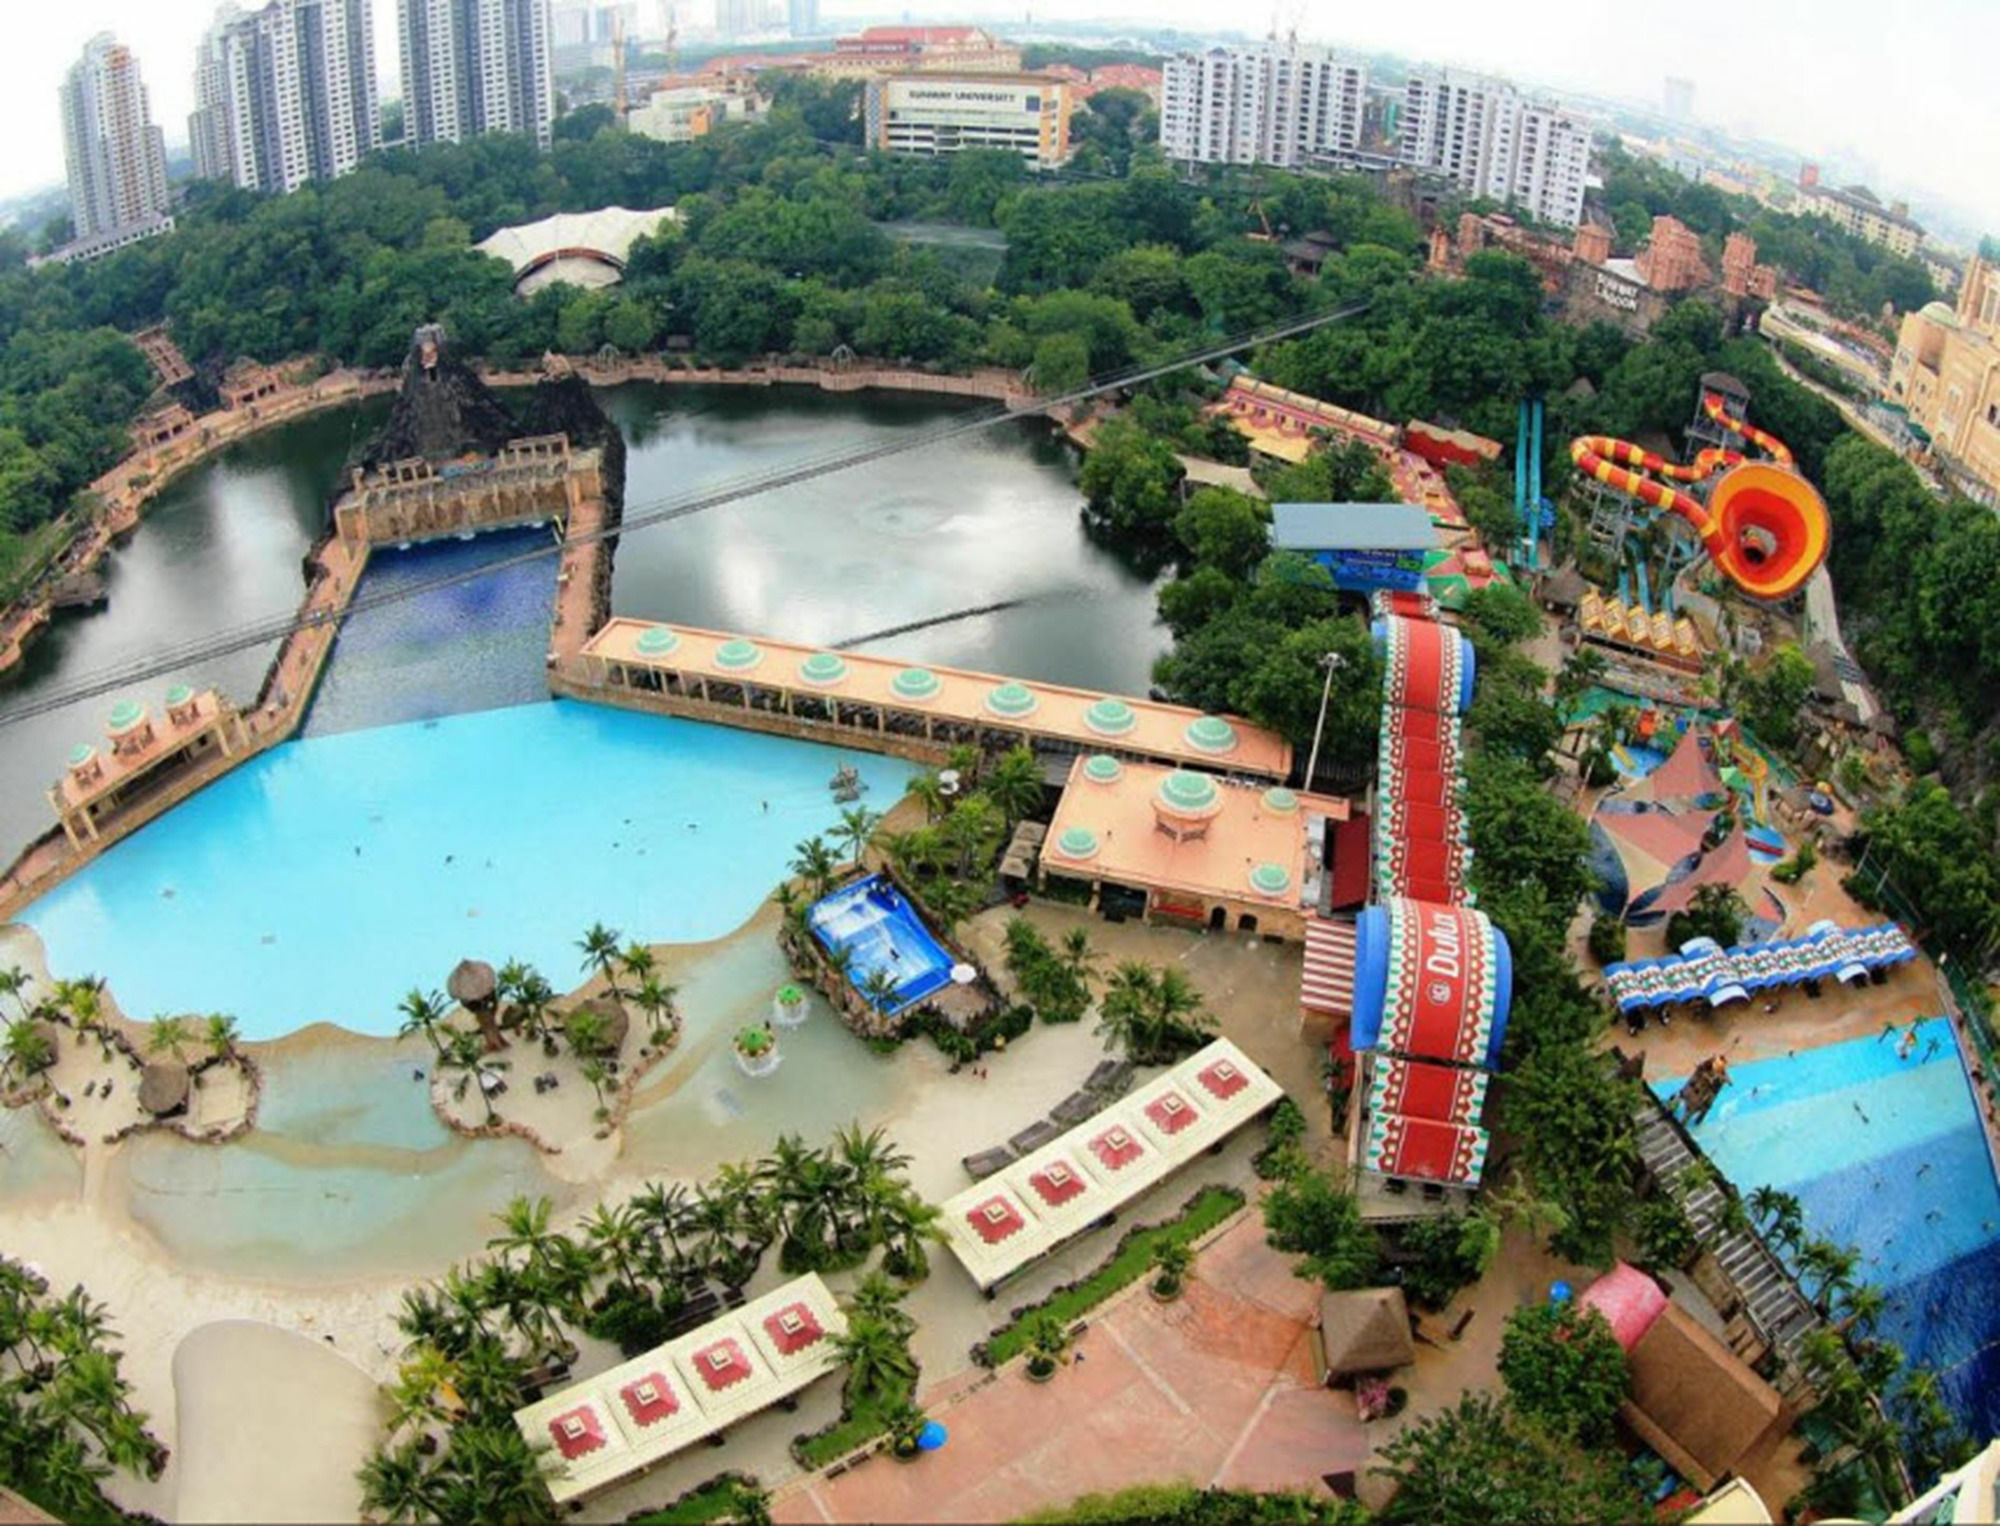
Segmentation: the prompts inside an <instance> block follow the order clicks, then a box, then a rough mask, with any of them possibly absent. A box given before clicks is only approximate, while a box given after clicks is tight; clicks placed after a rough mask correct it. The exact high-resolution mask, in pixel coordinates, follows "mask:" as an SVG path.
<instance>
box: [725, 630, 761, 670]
mask: <svg viewBox="0 0 2000 1526" xmlns="http://www.w3.org/2000/svg"><path fill="white" fill-rule="evenodd" d="M763 660H764V652H763V649H762V648H761V647H759V646H758V645H757V643H756V642H754V641H745V640H744V639H743V638H742V637H741V636H738V637H737V638H736V639H735V640H733V641H725V642H723V643H722V645H721V646H719V647H717V648H716V649H715V665H716V666H717V667H718V668H734V669H736V670H737V671H738V672H742V671H744V670H745V669H748V668H754V667H756V666H757V664H758V663H759V662H761V661H763Z"/></svg>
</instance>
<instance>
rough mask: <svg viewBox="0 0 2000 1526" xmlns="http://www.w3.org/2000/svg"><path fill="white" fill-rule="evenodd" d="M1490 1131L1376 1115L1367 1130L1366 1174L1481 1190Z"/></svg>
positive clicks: (1424, 1119)
mask: <svg viewBox="0 0 2000 1526" xmlns="http://www.w3.org/2000/svg"><path fill="white" fill-rule="evenodd" d="M1486 1146H1487V1136H1486V1130H1484V1129H1480V1128H1473V1127H1471V1126H1469V1125H1466V1124H1458V1123H1437V1122H1435V1121H1433V1120H1431V1119H1429V1118H1405V1117H1404V1116H1402V1115H1401V1114H1400V1113H1377V1114H1376V1115H1375V1116H1374V1118H1373V1119H1372V1120H1370V1122H1369V1125H1368V1145H1367V1148H1366V1149H1365V1150H1364V1151H1363V1152H1362V1157H1361V1164H1362V1167H1363V1169H1364V1170H1368V1171H1374V1172H1377V1173H1379V1174H1381V1175H1383V1176H1399V1177H1406V1178H1410V1179H1412V1180H1416V1181H1426V1182H1449V1183H1451V1184H1452V1185H1454V1186H1461V1187H1476V1186H1478V1185H1479V1178H1480V1177H1481V1176H1482V1175H1483V1174H1484V1173H1485V1170H1486Z"/></svg>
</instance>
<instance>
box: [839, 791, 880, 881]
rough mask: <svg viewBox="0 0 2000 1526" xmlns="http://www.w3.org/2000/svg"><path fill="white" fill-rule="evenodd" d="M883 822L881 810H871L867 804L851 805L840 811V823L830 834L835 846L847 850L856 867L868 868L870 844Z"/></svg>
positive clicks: (847, 855)
mask: <svg viewBox="0 0 2000 1526" xmlns="http://www.w3.org/2000/svg"><path fill="white" fill-rule="evenodd" d="M881 824H882V813H881V812H880V811H871V810H869V809H868V807H867V806H865V805H851V806H849V807H847V809H846V810H844V811H842V812H841V813H840V825H839V826H837V827H835V828H834V829H833V830H832V832H831V833H829V834H828V835H829V836H831V837H832V838H833V845H834V847H836V848H841V849H844V850H845V855H846V857H847V859H848V860H849V861H850V862H851V863H852V864H853V865H854V867H855V868H857V869H866V868H867V867H868V844H869V842H870V841H871V840H873V838H874V836H875V829H876V828H877V827H878V826H880V825H881Z"/></svg>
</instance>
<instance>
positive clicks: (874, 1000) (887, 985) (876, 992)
mask: <svg viewBox="0 0 2000 1526" xmlns="http://www.w3.org/2000/svg"><path fill="white" fill-rule="evenodd" d="M861 995H862V997H863V998H864V999H865V1000H866V1001H867V1003H868V1005H869V1006H871V1007H873V1008H874V1009H875V1010H876V1011H877V1012H887V1011H888V1010H889V1008H890V1007H891V1006H892V1005H893V1004H894V1002H895V1000H896V977H895V976H894V975H891V974H890V973H889V972H888V971H887V970H884V969H880V968H877V969H872V970H870V971H869V972H868V974H867V976H866V977H865V978H864V979H863V980H862V982H861Z"/></svg>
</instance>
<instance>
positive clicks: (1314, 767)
mask: <svg viewBox="0 0 2000 1526" xmlns="http://www.w3.org/2000/svg"><path fill="white" fill-rule="evenodd" d="M1319 665H1320V666H1321V667H1323V668H1325V669H1326V682H1325V683H1324V684H1322V685H1321V686H1320V691H1319V719H1318V720H1317V721H1315V722H1314V723H1313V745H1312V756H1311V757H1310V758H1308V759H1307V760H1306V781H1305V782H1306V788H1307V789H1308V790H1310V789H1311V788H1312V787H1313V776H1314V775H1315V774H1317V773H1318V772H1319V741H1320V735H1321V733H1323V732H1324V731H1325V730H1326V702H1327V700H1328V699H1329V698H1331V697H1332V695H1333V675H1334V674H1335V673H1337V672H1339V671H1340V670H1341V669H1342V668H1344V667H1346V666H1347V659H1346V658H1345V657H1343V656H1341V655H1340V653H1338V652H1328V653H1327V654H1326V655H1325V656H1324V657H1322V658H1320V660H1319Z"/></svg>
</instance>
